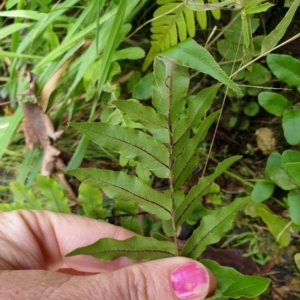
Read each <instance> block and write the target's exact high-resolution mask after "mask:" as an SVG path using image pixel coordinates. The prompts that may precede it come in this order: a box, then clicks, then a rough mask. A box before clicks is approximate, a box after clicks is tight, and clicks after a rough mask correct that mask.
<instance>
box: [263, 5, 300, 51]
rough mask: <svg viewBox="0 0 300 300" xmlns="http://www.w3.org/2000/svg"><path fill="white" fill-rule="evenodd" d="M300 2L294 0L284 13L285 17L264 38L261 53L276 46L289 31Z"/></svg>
mask: <svg viewBox="0 0 300 300" xmlns="http://www.w3.org/2000/svg"><path fill="white" fill-rule="evenodd" d="M299 4H300V0H293V1H292V4H291V6H290V8H289V10H288V11H287V12H286V13H285V14H284V16H283V19H282V20H281V21H280V22H279V23H278V25H277V26H276V28H275V29H274V30H273V31H271V32H270V33H269V35H268V36H266V37H265V38H264V40H263V43H262V46H261V54H264V53H266V52H268V51H270V50H271V49H272V48H274V47H275V46H276V45H277V44H278V42H279V41H280V40H281V38H282V37H283V36H284V34H285V33H286V31H287V28H288V26H289V25H290V23H291V22H292V20H293V17H294V15H295V13H296V11H297V8H298V6H299Z"/></svg>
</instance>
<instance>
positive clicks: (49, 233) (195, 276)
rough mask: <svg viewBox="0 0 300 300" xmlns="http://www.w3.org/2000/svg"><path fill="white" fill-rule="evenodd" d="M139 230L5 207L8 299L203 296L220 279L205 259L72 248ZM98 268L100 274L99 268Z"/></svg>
mask: <svg viewBox="0 0 300 300" xmlns="http://www.w3.org/2000/svg"><path fill="white" fill-rule="evenodd" d="M133 235H134V233H132V232H130V231H128V230H126V229H124V228H121V227H117V226H114V225H111V224H108V223H105V222H101V221H97V220H93V219H88V218H85V217H81V216H77V215H64V214H57V213H52V212H48V211H13V212H1V213H0V282H1V284H0V295H1V297H0V298H1V299H3V300H6V299H7V300H14V299H17V300H22V299H26V300H31V299H34V300H39V299H55V300H60V299H70V300H75V299H85V300H90V299H102V300H106V299H110V300H111V299H113V300H115V299H116V300H119V299H121V300H147V299H151V300H156V299H157V300H165V299H168V300H175V299H176V300H178V299H192V300H196V299H197V300H201V299H204V298H205V297H206V296H207V295H208V294H211V293H212V292H213V290H214V289H215V280H214V278H213V276H212V275H211V274H210V272H209V271H208V270H207V269H206V268H205V267H204V266H203V265H201V264H200V263H198V262H196V261H194V260H191V259H188V258H184V257H174V258H166V259H160V260H154V261H150V262H145V263H136V262H132V261H130V260H129V259H127V258H125V257H121V258H119V259H116V260H114V261H112V262H102V261H99V260H97V259H95V258H93V257H90V256H86V255H79V256H75V257H65V255H66V254H67V253H69V252H71V251H72V250H74V249H76V248H78V247H82V246H86V245H89V244H91V243H94V242H95V241H96V240H98V239H100V238H103V237H110V238H115V239H120V240H122V239H127V238H130V237H131V236H133ZM95 273H96V274H95Z"/></svg>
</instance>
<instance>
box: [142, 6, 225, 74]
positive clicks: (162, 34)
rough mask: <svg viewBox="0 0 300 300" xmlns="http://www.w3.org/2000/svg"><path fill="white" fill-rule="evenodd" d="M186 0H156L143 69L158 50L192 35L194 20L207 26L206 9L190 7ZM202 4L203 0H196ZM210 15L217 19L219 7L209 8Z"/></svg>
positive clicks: (219, 14)
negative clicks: (156, 6)
mask: <svg viewBox="0 0 300 300" xmlns="http://www.w3.org/2000/svg"><path fill="white" fill-rule="evenodd" d="M186 2H187V1H186V0H157V4H158V5H160V6H159V8H157V9H156V11H155V12H154V15H153V21H152V22H151V32H152V35H151V48H150V50H149V52H148V54H147V56H146V58H145V61H144V65H143V69H144V70H145V69H147V68H148V67H149V65H150V64H151V63H152V61H153V59H154V57H155V55H156V54H158V53H159V52H161V51H163V50H165V49H168V48H170V47H171V46H174V45H176V44H177V43H178V41H181V42H182V41H184V40H186V39H187V37H188V36H189V37H192V38H193V37H194V36H195V34H196V26H197V24H196V22H197V23H198V24H199V25H200V27H201V28H202V29H205V28H206V27H207V15H206V11H204V10H202V11H200V10H198V11H194V10H193V9H191V8H190V7H189V6H188V4H187V3H186ZM197 2H198V3H199V4H203V3H204V1H203V0H197ZM218 2H219V1H218V0H209V1H208V3H211V4H215V3H218ZM211 12H212V15H213V16H214V18H215V19H217V20H219V19H220V17H221V13H220V9H217V8H213V6H212V9H211Z"/></svg>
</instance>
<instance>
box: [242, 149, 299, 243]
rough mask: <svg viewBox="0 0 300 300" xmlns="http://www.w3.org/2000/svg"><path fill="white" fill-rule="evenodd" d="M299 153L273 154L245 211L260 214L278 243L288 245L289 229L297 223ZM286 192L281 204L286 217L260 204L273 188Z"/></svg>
mask: <svg viewBox="0 0 300 300" xmlns="http://www.w3.org/2000/svg"><path fill="white" fill-rule="evenodd" d="M299 174H300V153H299V152H298V151H294V150H286V151H284V152H283V153H282V155H281V154H279V153H278V152H274V153H272V154H271V155H270V156H269V158H268V160H267V165H266V168H265V176H264V178H263V179H260V180H259V181H258V182H257V183H256V184H255V186H254V189H253V191H252V194H251V196H252V200H253V201H254V202H256V203H252V204H251V205H250V206H251V208H250V207H249V208H248V210H247V211H248V213H249V214H250V215H251V216H252V217H254V216H260V217H261V218H262V220H263V221H264V222H265V223H266V224H267V226H268V228H269V230H270V232H271V234H272V235H273V236H274V238H275V239H276V240H277V241H278V242H279V244H280V245H281V246H287V245H289V243H290V240H291V234H290V228H291V227H292V228H294V229H296V228H297V227H299V225H300V205H299V199H300V198H299V197H300V189H299V188H300V180H299V179H300V178H299ZM276 186H277V187H279V188H281V189H282V190H284V191H286V196H285V197H284V203H281V204H282V206H283V207H284V208H286V209H287V210H288V212H289V217H290V220H289V219H286V218H282V217H281V216H278V215H276V214H274V213H273V212H272V211H271V210H270V209H269V208H268V207H267V206H266V205H264V204H262V203H261V202H264V201H266V200H268V199H270V198H271V197H272V196H273V194H274V190H275V187H276Z"/></svg>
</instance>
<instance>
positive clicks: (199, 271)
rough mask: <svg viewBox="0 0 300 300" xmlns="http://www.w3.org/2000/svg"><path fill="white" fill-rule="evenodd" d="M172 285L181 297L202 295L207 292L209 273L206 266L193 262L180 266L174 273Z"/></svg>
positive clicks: (188, 297)
mask: <svg viewBox="0 0 300 300" xmlns="http://www.w3.org/2000/svg"><path fill="white" fill-rule="evenodd" d="M171 280H172V285H173V289H174V291H175V293H176V296H177V297H178V298H180V299H191V298H194V297H200V296H202V295H206V293H207V282H208V274H207V271H206V269H205V268H204V267H201V266H200V265H199V264H197V263H194V262H191V263H188V264H185V265H183V266H180V267H178V268H177V269H175V271H174V272H173V273H172V277H171Z"/></svg>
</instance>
